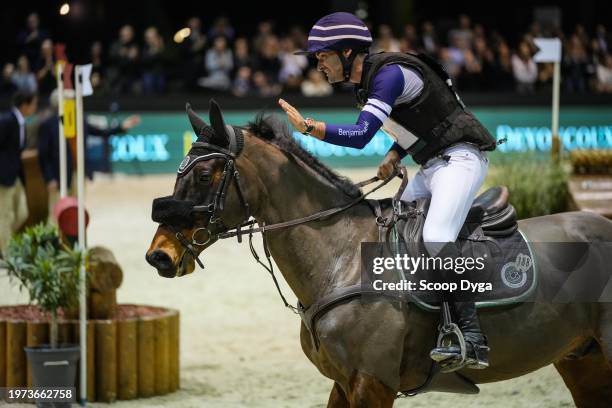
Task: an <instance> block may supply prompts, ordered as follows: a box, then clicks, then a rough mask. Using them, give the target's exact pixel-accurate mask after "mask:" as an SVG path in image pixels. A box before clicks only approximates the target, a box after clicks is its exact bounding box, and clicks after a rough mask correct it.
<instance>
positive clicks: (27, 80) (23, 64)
mask: <svg viewBox="0 0 612 408" xmlns="http://www.w3.org/2000/svg"><path fill="white" fill-rule="evenodd" d="M12 80H13V83H14V84H15V86H16V87H17V89H18V90H20V91H24V92H27V93H35V92H36V90H37V89H38V85H37V83H36V76H35V75H34V74H33V73H32V71H30V63H29V62H28V58H27V57H26V56H25V55H21V56H20V57H19V58H18V59H17V70H15V72H14V73H13V77H12Z"/></svg>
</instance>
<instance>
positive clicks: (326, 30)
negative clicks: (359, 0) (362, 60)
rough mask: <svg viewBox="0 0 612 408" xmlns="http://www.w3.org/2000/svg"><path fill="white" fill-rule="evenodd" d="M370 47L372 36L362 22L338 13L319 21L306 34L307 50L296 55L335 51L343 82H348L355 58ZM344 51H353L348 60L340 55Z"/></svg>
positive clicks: (354, 17)
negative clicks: (338, 59)
mask: <svg viewBox="0 0 612 408" xmlns="http://www.w3.org/2000/svg"><path fill="white" fill-rule="evenodd" d="M370 45H372V35H371V34H370V30H369V29H368V27H367V26H366V25H365V24H364V22H363V21H361V20H360V19H359V18H357V17H356V16H354V15H353V14H351V13H344V12H339V13H332V14H328V15H326V16H325V17H323V18H321V19H319V21H317V22H316V23H315V25H314V26H312V29H311V30H310V33H308V49H307V50H306V51H298V52H297V53H296V54H306V55H314V54H316V53H317V52H319V51H330V50H331V51H336V53H337V54H338V57H339V58H340V61H341V62H342V68H343V76H344V80H345V81H348V79H349V76H350V74H351V65H352V64H353V61H354V60H355V57H356V56H357V55H358V54H362V53H367V52H368V49H369V48H370ZM346 49H350V50H353V52H351V55H349V57H348V58H346V57H345V56H344V54H343V53H342V50H346Z"/></svg>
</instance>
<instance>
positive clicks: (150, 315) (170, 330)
mask: <svg viewBox="0 0 612 408" xmlns="http://www.w3.org/2000/svg"><path fill="white" fill-rule="evenodd" d="M20 308H21V309H23V310H27V309H28V308H29V309H30V310H31V309H32V307H31V306H27V305H18V306H2V307H0V387H26V386H28V387H29V386H31V385H32V379H31V373H30V372H29V371H30V370H29V367H28V364H27V360H26V354H25V351H24V349H23V348H24V347H25V346H36V345H40V344H46V343H48V342H49V323H48V321H46V320H40V318H39V319H38V320H37V319H34V318H32V319H29V318H27V317H25V318H15V317H13V316H16V315H17V316H19V315H20V311H22V310H21V309H20ZM58 332H59V333H58V334H59V342H60V343H78V342H79V322H78V321H77V320H63V321H60V323H59V330H58ZM77 378H78V377H77ZM77 383H78V380H77ZM179 387H180V377H179V312H178V311H177V310H174V309H165V308H158V307H152V306H144V305H118V313H117V318H115V319H112V320H88V321H87V400H88V401H101V402H112V401H115V400H117V399H119V400H129V399H135V398H144V397H151V396H155V395H163V394H168V393H170V392H174V391H176V390H177V389H178V388H179Z"/></svg>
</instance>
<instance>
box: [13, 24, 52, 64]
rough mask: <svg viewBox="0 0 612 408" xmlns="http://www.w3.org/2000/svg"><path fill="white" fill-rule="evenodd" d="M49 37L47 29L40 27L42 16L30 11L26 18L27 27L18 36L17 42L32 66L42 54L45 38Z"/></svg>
mask: <svg viewBox="0 0 612 408" xmlns="http://www.w3.org/2000/svg"><path fill="white" fill-rule="evenodd" d="M47 38H49V33H48V32H47V30H45V29H43V28H40V18H39V17H38V14H37V13H30V14H29V15H28V17H27V20H26V28H25V29H23V30H21V32H20V33H19V35H18V36H17V44H18V45H19V47H20V52H22V53H23V54H24V55H25V56H26V58H27V59H28V63H29V64H30V66H34V64H36V62H37V61H38V58H39V56H40V47H41V45H42V43H43V41H44V40H46V39H47Z"/></svg>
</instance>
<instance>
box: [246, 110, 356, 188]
mask: <svg viewBox="0 0 612 408" xmlns="http://www.w3.org/2000/svg"><path fill="white" fill-rule="evenodd" d="M247 129H248V131H249V132H250V133H251V134H253V135H254V136H256V137H258V138H260V139H262V140H265V141H266V142H269V143H271V144H273V145H274V146H276V147H278V148H279V149H280V150H281V151H282V152H284V153H285V154H290V155H293V156H295V157H297V158H298V159H299V160H300V161H301V162H303V163H304V164H306V165H307V166H308V167H309V168H310V169H312V170H314V172H315V173H316V174H318V175H319V176H321V177H322V178H324V179H325V180H327V181H328V182H329V183H331V184H332V185H333V186H334V187H336V188H338V189H339V190H340V191H342V192H343V193H344V194H346V195H348V196H350V197H358V196H359V195H360V194H361V191H360V190H359V187H357V186H356V185H355V184H353V182H352V181H350V180H349V179H348V178H346V177H344V176H341V175H339V174H338V173H336V172H335V171H333V170H332V169H330V168H329V167H327V166H326V165H325V164H323V163H322V162H321V161H320V160H319V159H317V158H316V157H314V156H313V155H312V154H311V153H310V152H308V151H307V150H306V149H304V148H303V147H302V146H300V145H299V143H298V142H297V141H296V140H295V139H294V137H293V135H292V132H291V131H290V130H289V128H288V126H287V124H286V123H285V122H284V121H282V120H281V119H279V118H278V117H277V116H274V115H266V114H265V112H260V113H259V114H257V116H256V117H255V120H254V121H253V122H249V124H248V126H247Z"/></svg>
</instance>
